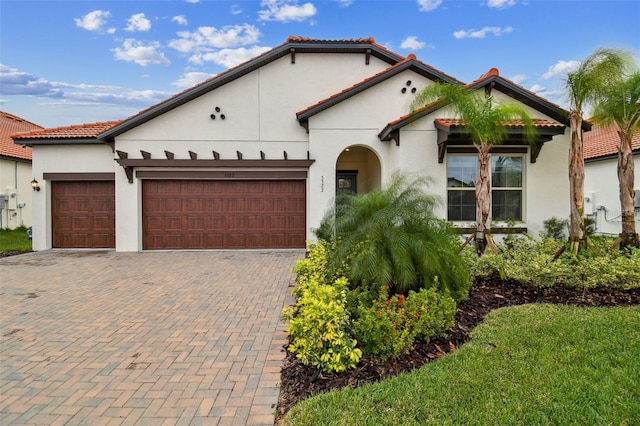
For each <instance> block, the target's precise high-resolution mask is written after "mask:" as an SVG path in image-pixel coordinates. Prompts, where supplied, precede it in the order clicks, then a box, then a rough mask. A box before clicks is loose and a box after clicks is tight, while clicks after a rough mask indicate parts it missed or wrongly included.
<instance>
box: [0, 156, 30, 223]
mask: <svg viewBox="0 0 640 426" xmlns="http://www.w3.org/2000/svg"><path fill="white" fill-rule="evenodd" d="M32 179H33V176H32V175H31V163H29V162H27V161H15V160H4V159H1V160H0V196H6V197H7V199H6V202H4V206H3V207H4V209H2V210H0V228H2V229H15V228H17V227H20V226H26V227H29V226H31V224H32V215H33V206H32V202H31V197H32V193H33V189H32V188H31V180H32ZM3 198H5V197H3ZM0 203H2V201H1V200H0Z"/></svg>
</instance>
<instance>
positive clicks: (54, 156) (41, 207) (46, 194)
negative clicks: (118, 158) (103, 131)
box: [29, 145, 124, 251]
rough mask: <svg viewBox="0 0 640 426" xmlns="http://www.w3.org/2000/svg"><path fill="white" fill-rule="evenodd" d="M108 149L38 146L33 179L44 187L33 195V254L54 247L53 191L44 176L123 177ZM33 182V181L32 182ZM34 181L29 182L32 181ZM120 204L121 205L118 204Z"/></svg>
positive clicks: (87, 146) (106, 147)
mask: <svg viewBox="0 0 640 426" xmlns="http://www.w3.org/2000/svg"><path fill="white" fill-rule="evenodd" d="M113 158H114V155H113V152H112V151H111V148H110V147H109V146H107V145H35V146H34V147H33V164H32V166H33V176H34V177H35V178H36V179H37V180H38V182H39V183H40V191H39V192H34V193H33V209H34V210H33V250H35V251H38V250H46V249H50V248H51V247H52V238H51V191H50V188H51V186H50V184H51V183H50V182H48V181H47V180H45V179H44V178H43V174H44V173H113V172H114V171H115V172H116V175H117V174H118V172H119V173H121V174H123V175H124V172H123V171H122V168H121V167H120V166H118V169H119V170H117V169H116V166H117V165H116V163H115V161H114V160H113ZM31 179H33V177H32V178H31ZM31 179H30V180H29V181H31ZM116 204H117V201H116Z"/></svg>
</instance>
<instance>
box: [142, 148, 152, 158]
mask: <svg viewBox="0 0 640 426" xmlns="http://www.w3.org/2000/svg"><path fill="white" fill-rule="evenodd" d="M140 154H142V158H144V159H145V160H151V153H150V152H147V151H143V150H140Z"/></svg>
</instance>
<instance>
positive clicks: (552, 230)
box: [540, 217, 569, 241]
mask: <svg viewBox="0 0 640 426" xmlns="http://www.w3.org/2000/svg"><path fill="white" fill-rule="evenodd" d="M542 225H543V226H544V232H542V233H541V234H540V235H541V236H542V237H544V238H553V239H554V240H556V241H562V240H564V239H565V238H566V237H567V233H566V232H565V231H566V229H567V226H569V220H568V219H558V218H557V217H551V218H549V219H547V220H545V221H544V222H542Z"/></svg>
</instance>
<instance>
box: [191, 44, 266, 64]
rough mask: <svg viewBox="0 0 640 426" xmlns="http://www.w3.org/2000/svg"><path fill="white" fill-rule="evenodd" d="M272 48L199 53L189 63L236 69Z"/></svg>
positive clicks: (241, 48) (257, 47)
mask: <svg viewBox="0 0 640 426" xmlns="http://www.w3.org/2000/svg"><path fill="white" fill-rule="evenodd" d="M270 49H271V48H269V47H261V46H253V47H250V48H248V49H247V48H245V47H240V48H238V49H222V50H219V51H217V52H209V53H199V54H196V55H192V56H191V58H189V61H190V62H192V63H194V64H202V63H203V62H213V63H215V64H218V65H222V66H223V67H226V68H231V67H235V66H236V65H239V64H241V63H243V62H246V61H248V60H249V59H251V58H254V57H256V56H258V55H260V54H262V53H264V52H266V51H268V50H270Z"/></svg>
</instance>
